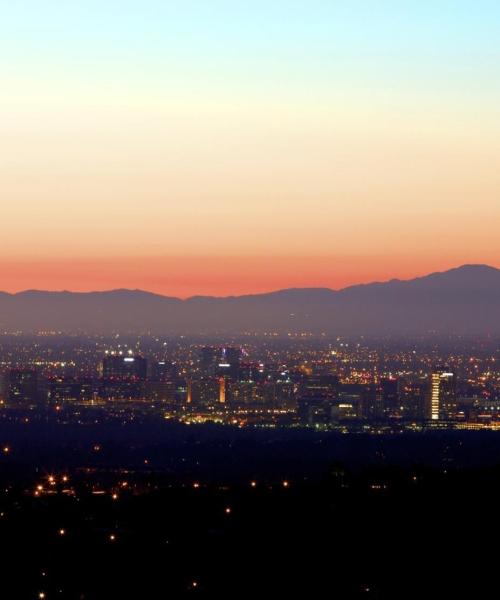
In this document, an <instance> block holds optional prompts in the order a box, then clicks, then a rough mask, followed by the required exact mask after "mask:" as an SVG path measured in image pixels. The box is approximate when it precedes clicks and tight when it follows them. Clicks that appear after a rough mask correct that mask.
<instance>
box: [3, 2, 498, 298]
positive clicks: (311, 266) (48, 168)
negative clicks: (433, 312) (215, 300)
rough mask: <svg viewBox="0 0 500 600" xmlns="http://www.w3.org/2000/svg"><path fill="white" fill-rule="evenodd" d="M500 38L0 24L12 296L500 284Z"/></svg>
mask: <svg viewBox="0 0 500 600" xmlns="http://www.w3.org/2000/svg"><path fill="white" fill-rule="evenodd" d="M118 8H119V10H118ZM499 16H500V15H499V7H498V5H496V3H494V2H490V1H486V0H484V1H480V2H476V3H474V6H471V4H470V3H469V2H465V1H461V2H448V1H446V2H440V3H430V2H424V3H422V2H420V3H418V4H417V3H413V2H410V3H405V4H404V6H403V5H402V4H398V3H394V2H382V3H377V6H371V5H369V3H366V2H360V3H349V5H347V4H345V3H335V4H332V3H328V2H325V1H321V0H316V1H314V2H312V3H308V4H307V6H306V5H304V4H302V3H300V2H291V3H290V2H282V1H276V2H273V3H263V2H260V1H257V2H254V3H252V6H251V7H246V6H244V5H242V4H241V3H229V2H226V1H223V0H221V1H218V2H215V3H211V4H210V7H208V6H206V5H203V3H201V2H188V3H185V4H183V5H182V6H179V5H177V6H174V5H172V4H170V3H163V2H157V1H154V0H148V1H146V2H142V3H140V4H139V3H137V2H134V1H128V2H125V3H123V2H122V3H120V5H119V7H118V4H117V3H115V2H105V3H97V2H96V1H95V0H90V1H89V2H85V3H70V4H65V5H61V4H60V3H56V2H43V3H39V2H34V1H28V2H24V3H22V5H13V4H9V5H5V6H2V8H0V23H1V25H0V51H1V52H2V55H3V56H4V57H6V60H5V61H3V62H2V65H1V66H0V77H1V78H2V79H1V80H2V83H3V86H2V87H3V92H2V100H1V102H2V112H1V116H0V132H1V137H0V152H1V154H2V163H1V176H0V194H1V196H2V198H3V199H4V203H3V212H2V217H3V218H2V220H1V223H0V234H1V236H2V257H1V258H0V274H1V276H2V281H1V285H0V287H1V288H2V289H5V290H7V291H19V290H21V289H26V288H33V287H35V288H44V289H54V290H56V289H73V290H75V291H83V290H91V289H96V290H102V289H109V288H117V287H128V288H130V287H131V288H144V289H148V290H151V291H155V292H158V293H162V294H168V295H174V296H180V297H187V296H190V295H193V294H213V295H227V294H241V293H252V292H253V293H257V292H262V291H269V290H270V289H279V288H284V287H310V286H326V287H332V288H339V287H344V286H346V285H349V284H353V283H359V282H368V281H373V280H384V279H389V278H392V277H397V278H401V279H406V278H410V277H414V276H417V275H421V274H423V273H426V272H432V271H440V270H445V269H447V268H450V267H454V266H457V265H459V264H464V263H487V264H491V265H494V266H498V265H500V245H499V244H498V239H497V231H498V229H499V226H500V208H499V204H498V192H499V191H500V181H499V179H498V172H499V168H498V167H499V164H500V152H499V149H498V143H497V139H498V135H499V133H500V119H499V118H498V109H497V107H498V104H499V92H500V89H499V87H498V77H497V64H498V57H499V55H500V42H499V40H500V35H498V33H499V31H498V22H500V19H499V18H498V17H499Z"/></svg>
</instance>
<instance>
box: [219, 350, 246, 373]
mask: <svg viewBox="0 0 500 600" xmlns="http://www.w3.org/2000/svg"><path fill="white" fill-rule="evenodd" d="M240 360H241V349H240V348H233V347H227V348H222V349H221V351H220V354H219V361H218V364H217V374H218V375H219V376H222V377H229V378H230V379H231V380H233V381H236V380H237V379H238V375H239V369H240Z"/></svg>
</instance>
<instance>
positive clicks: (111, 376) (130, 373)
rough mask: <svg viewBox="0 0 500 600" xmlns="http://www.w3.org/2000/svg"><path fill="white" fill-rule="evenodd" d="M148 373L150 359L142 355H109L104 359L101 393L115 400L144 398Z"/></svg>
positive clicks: (102, 395) (103, 396)
mask: <svg viewBox="0 0 500 600" xmlns="http://www.w3.org/2000/svg"><path fill="white" fill-rule="evenodd" d="M147 373H148V361H147V360H146V359H145V358H143V357H142V356H129V355H128V356H123V355H121V354H111V355H108V356H106V357H105V358H104V359H103V361H102V379H101V384H100V395H101V397H102V398H106V399H113V400H126V399H134V400H135V399H139V398H143V397H144V396H145V395H146V390H145V382H146V379H147Z"/></svg>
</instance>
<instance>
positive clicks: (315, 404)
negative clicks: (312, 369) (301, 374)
mask: <svg viewBox="0 0 500 600" xmlns="http://www.w3.org/2000/svg"><path fill="white" fill-rule="evenodd" d="M338 387H339V379H338V377H336V376H335V375H310V376H306V377H305V378H304V380H303V382H302V384H301V386H300V395H299V399H298V410H297V412H298V415H299V418H300V420H301V421H302V422H303V423H306V424H308V425H313V424H326V423H329V422H330V419H331V411H332V407H333V405H334V404H335V402H336V399H337V397H338Z"/></svg>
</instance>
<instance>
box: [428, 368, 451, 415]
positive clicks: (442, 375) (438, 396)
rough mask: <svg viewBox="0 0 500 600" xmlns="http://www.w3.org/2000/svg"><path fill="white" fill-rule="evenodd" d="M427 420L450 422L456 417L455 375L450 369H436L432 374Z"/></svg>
mask: <svg viewBox="0 0 500 600" xmlns="http://www.w3.org/2000/svg"><path fill="white" fill-rule="evenodd" d="M429 383H430V385H429V396H428V405H427V418H428V419H430V420H431V421H438V420H439V419H444V420H449V419H453V418H454V416H455V415H456V410H457V404H456V381H455V374H454V373H452V372H451V371H450V369H449V368H448V367H436V368H435V369H434V370H433V371H432V373H431V374H430V382H429Z"/></svg>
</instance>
